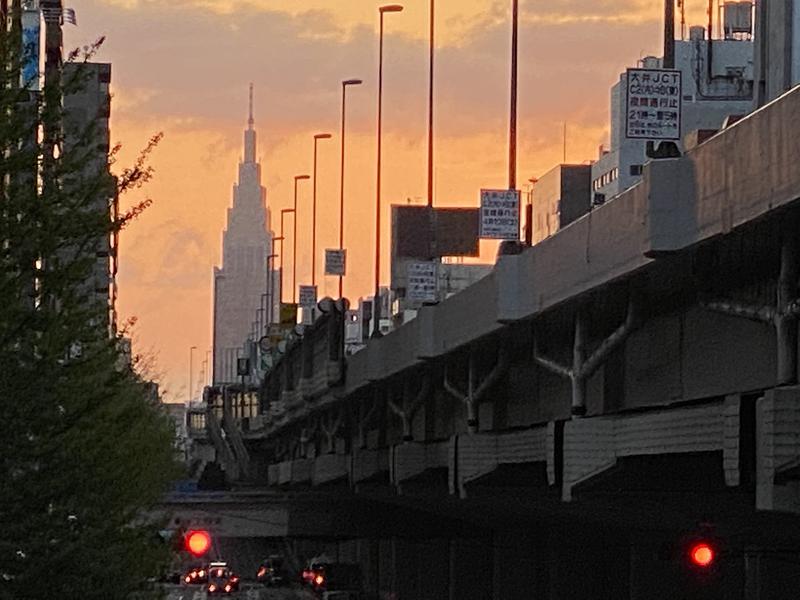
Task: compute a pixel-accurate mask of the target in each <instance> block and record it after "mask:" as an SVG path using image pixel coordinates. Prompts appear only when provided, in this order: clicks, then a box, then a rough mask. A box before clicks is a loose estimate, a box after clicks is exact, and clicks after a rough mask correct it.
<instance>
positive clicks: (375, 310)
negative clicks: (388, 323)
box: [372, 4, 403, 337]
mask: <svg viewBox="0 0 800 600" xmlns="http://www.w3.org/2000/svg"><path fill="white" fill-rule="evenodd" d="M402 10H403V7H402V6H401V5H399V4H387V5H384V6H381V7H380V8H379V9H378V12H379V13H380V34H379V40H378V140H377V145H378V157H377V177H376V186H375V188H376V189H375V297H374V299H373V303H372V304H373V306H372V316H373V319H374V321H375V325H374V329H373V337H380V336H381V303H380V292H381V287H380V286H381V280H380V277H381V128H382V118H383V16H384V15H385V14H386V13H395V12H400V11H402Z"/></svg>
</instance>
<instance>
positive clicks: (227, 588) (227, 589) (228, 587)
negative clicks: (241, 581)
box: [225, 583, 233, 592]
mask: <svg viewBox="0 0 800 600" xmlns="http://www.w3.org/2000/svg"><path fill="white" fill-rule="evenodd" d="M231 589H233V588H231V584H230V583H229V584H228V585H226V586H225V591H226V592H230V591H231Z"/></svg>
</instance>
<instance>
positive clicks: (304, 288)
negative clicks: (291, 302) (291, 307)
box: [298, 285, 317, 308]
mask: <svg viewBox="0 0 800 600" xmlns="http://www.w3.org/2000/svg"><path fill="white" fill-rule="evenodd" d="M298 296H299V299H300V308H315V307H316V306H317V286H315V285H301V286H300V290H299V293H298Z"/></svg>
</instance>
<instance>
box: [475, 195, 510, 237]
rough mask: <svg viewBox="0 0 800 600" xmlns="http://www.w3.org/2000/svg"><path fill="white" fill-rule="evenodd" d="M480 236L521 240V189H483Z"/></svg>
mask: <svg viewBox="0 0 800 600" xmlns="http://www.w3.org/2000/svg"><path fill="white" fill-rule="evenodd" d="M480 237H481V238H483V239H491V240H519V190H481V221H480Z"/></svg>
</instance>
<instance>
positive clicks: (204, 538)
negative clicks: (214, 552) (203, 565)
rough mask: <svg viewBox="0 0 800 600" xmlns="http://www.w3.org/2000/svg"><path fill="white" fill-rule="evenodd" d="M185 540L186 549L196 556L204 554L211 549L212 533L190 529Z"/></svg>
mask: <svg viewBox="0 0 800 600" xmlns="http://www.w3.org/2000/svg"><path fill="white" fill-rule="evenodd" d="M184 540H185V544H186V549H187V550H188V551H189V552H191V553H192V554H193V555H194V556H203V555H204V554H205V553H206V552H208V551H209V550H210V549H211V535H210V534H209V533H208V532H207V531H203V530H194V531H188V532H186V537H185V538H184Z"/></svg>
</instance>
